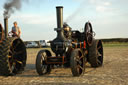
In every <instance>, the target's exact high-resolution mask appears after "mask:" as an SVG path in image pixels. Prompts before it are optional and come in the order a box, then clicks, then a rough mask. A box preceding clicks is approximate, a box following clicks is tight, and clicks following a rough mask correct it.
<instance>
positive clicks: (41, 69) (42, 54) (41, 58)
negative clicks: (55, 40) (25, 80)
mask: <svg viewBox="0 0 128 85" xmlns="http://www.w3.org/2000/svg"><path fill="white" fill-rule="evenodd" d="M49 56H51V53H50V51H48V50H40V51H39V53H38V55H37V57H36V71H37V73H38V74H39V75H44V74H48V73H50V72H51V66H50V65H47V64H46V58H47V57H49Z"/></svg>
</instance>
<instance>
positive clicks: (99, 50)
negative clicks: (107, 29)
mask: <svg viewBox="0 0 128 85" xmlns="http://www.w3.org/2000/svg"><path fill="white" fill-rule="evenodd" d="M97 62H98V64H99V65H102V63H103V46H102V42H101V41H99V42H98V44H97Z"/></svg>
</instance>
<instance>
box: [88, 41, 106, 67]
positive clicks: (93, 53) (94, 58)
mask: <svg viewBox="0 0 128 85" xmlns="http://www.w3.org/2000/svg"><path fill="white" fill-rule="evenodd" d="M88 58H89V63H90V64H91V66H92V67H99V66H102V64H103V46H102V41H101V40H94V41H93V43H92V46H90V47H89V55H88Z"/></svg>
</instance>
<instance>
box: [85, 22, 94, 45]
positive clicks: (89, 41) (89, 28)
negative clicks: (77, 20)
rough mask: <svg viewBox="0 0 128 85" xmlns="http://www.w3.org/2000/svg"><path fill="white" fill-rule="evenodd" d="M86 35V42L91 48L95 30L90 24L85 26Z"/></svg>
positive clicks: (87, 23)
mask: <svg viewBox="0 0 128 85" xmlns="http://www.w3.org/2000/svg"><path fill="white" fill-rule="evenodd" d="M84 35H85V41H86V42H87V44H88V45H89V46H91V45H92V41H93V30H92V25H91V23H90V22H86V24H85V27H84Z"/></svg>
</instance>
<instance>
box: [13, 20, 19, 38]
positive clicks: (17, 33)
mask: <svg viewBox="0 0 128 85" xmlns="http://www.w3.org/2000/svg"><path fill="white" fill-rule="evenodd" d="M13 24H14V26H13V27H12V33H13V35H12V37H20V35H21V29H20V28H19V27H18V25H17V22H16V21H15V22H14V23H13Z"/></svg>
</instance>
